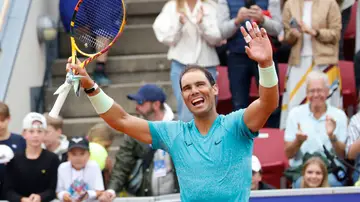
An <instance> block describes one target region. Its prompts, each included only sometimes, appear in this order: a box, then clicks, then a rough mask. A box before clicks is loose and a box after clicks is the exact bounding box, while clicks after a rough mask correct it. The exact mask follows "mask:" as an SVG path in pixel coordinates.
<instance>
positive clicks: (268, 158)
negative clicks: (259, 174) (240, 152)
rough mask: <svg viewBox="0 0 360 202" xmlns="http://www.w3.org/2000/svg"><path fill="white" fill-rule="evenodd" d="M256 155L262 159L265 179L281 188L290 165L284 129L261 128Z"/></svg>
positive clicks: (256, 142) (255, 142) (255, 143)
mask: <svg viewBox="0 0 360 202" xmlns="http://www.w3.org/2000/svg"><path fill="white" fill-rule="evenodd" d="M254 155H255V156H257V157H258V158H259V160H260V163H261V166H262V169H263V178H264V181H266V182H267V183H269V184H271V185H273V186H275V187H277V188H280V184H281V183H280V182H281V177H282V176H283V173H284V171H285V169H286V168H287V167H288V159H287V158H286V156H285V147H284V131H283V130H280V129H276V128H263V129H261V130H260V135H259V137H258V138H255V141H254Z"/></svg>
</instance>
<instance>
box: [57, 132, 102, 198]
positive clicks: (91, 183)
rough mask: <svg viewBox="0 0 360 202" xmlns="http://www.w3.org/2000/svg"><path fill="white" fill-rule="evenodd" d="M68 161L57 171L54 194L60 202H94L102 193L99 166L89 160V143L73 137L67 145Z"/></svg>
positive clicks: (82, 138) (81, 138)
mask: <svg viewBox="0 0 360 202" xmlns="http://www.w3.org/2000/svg"><path fill="white" fill-rule="evenodd" d="M68 157H69V161H67V162H64V163H62V164H61V165H60V166H59V169H58V182H57V187H56V193H57V196H58V198H59V200H60V201H65V202H71V201H83V200H86V201H96V200H97V199H98V198H99V197H100V195H101V194H103V192H104V183H103V178H102V176H101V170H100V167H99V165H98V164H97V163H96V162H94V161H91V160H89V157H90V152H89V141H88V140H87V139H86V138H84V137H77V136H76V137H73V138H71V140H70V143H69V151H68Z"/></svg>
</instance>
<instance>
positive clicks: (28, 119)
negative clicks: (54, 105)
mask: <svg viewBox="0 0 360 202" xmlns="http://www.w3.org/2000/svg"><path fill="white" fill-rule="evenodd" d="M35 121H38V122H40V123H41V124H40V126H35V125H34V122H35ZM46 127H47V125H46V119H45V117H44V116H43V115H42V114H39V113H36V112H30V113H28V114H27V115H26V116H25V118H24V120H23V130H24V129H32V128H44V129H46Z"/></svg>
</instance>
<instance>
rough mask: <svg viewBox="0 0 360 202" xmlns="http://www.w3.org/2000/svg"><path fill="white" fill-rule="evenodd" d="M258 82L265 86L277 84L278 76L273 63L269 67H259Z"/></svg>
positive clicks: (269, 86)
mask: <svg viewBox="0 0 360 202" xmlns="http://www.w3.org/2000/svg"><path fill="white" fill-rule="evenodd" d="M258 68H259V84H260V85H261V86H263V87H265V88H271V87H274V86H276V85H277V84H278V77H277V74H276V69H275V65H274V63H273V64H272V65H271V66H270V67H266V68H261V67H259V66H258Z"/></svg>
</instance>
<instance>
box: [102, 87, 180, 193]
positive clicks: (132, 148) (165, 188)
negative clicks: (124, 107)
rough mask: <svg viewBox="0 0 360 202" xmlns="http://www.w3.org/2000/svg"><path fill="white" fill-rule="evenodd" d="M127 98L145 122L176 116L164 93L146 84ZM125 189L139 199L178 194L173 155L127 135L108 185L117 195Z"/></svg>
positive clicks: (170, 118)
mask: <svg viewBox="0 0 360 202" xmlns="http://www.w3.org/2000/svg"><path fill="white" fill-rule="evenodd" d="M127 97H128V99H130V100H132V101H135V102H136V112H137V113H138V114H139V115H141V116H142V117H143V118H144V119H146V120H150V121H171V120H174V113H173V112H172V110H171V108H170V107H169V106H168V105H167V104H166V102H165V101H166V95H165V93H164V92H163V90H162V89H161V88H159V87H158V86H156V85H153V84H146V85H144V86H142V87H141V88H140V89H139V91H138V92H137V94H133V95H128V96H127ZM140 172H141V173H140ZM130 176H132V177H130ZM141 176H142V177H141ZM124 188H126V190H127V192H129V193H130V194H133V195H137V196H158V195H164V194H172V193H177V192H179V185H178V182H177V177H176V173H175V168H174V166H173V163H172V161H171V158H170V155H169V154H168V153H167V152H165V151H164V150H161V149H158V150H155V149H152V148H151V146H150V145H149V144H145V143H142V142H139V141H137V140H136V139H134V138H132V137H129V136H127V135H125V137H124V141H123V142H122V143H121V145H120V150H119V152H118V153H117V155H116V163H115V166H114V169H113V173H112V175H111V179H110V184H109V189H112V190H114V192H116V193H118V192H120V191H122V190H123V189H124Z"/></svg>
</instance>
